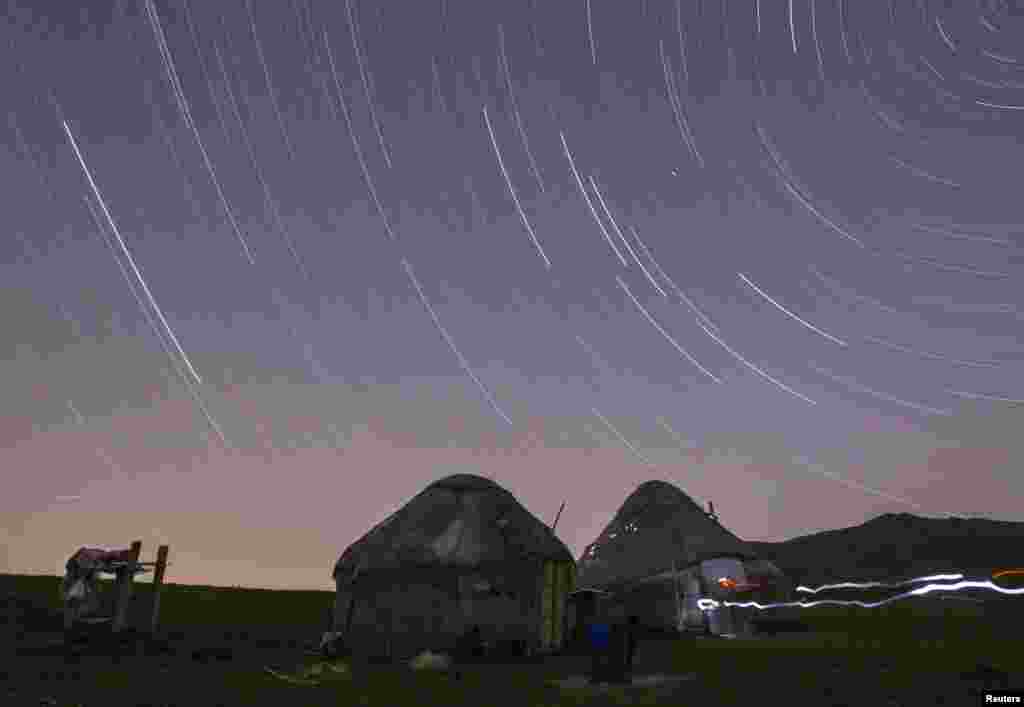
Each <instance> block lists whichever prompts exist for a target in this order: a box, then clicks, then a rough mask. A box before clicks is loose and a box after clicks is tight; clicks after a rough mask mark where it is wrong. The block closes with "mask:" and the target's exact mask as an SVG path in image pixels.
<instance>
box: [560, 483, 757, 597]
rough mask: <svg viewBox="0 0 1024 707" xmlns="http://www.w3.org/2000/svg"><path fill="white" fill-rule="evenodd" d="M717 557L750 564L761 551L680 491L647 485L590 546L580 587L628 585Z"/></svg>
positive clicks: (581, 569) (664, 485)
mask: <svg viewBox="0 0 1024 707" xmlns="http://www.w3.org/2000/svg"><path fill="white" fill-rule="evenodd" d="M716 557H735V558H739V559H744V560H747V559H755V553H754V551H753V548H752V547H751V546H750V545H748V544H747V543H746V542H744V541H743V540H740V539H739V538H738V537H736V536H735V535H733V534H732V533H731V532H729V530H727V529H726V528H725V527H723V526H722V525H721V524H720V523H719V522H718V521H716V520H714V519H712V518H711V517H709V516H708V514H707V513H706V512H705V511H704V510H703V509H702V508H701V507H700V506H699V505H698V504H697V503H696V502H695V501H694V500H693V499H692V498H690V497H689V496H688V495H687V494H686V493H684V492H683V491H682V490H681V489H679V488H678V487H676V486H674V485H672V484H670V483H668V482H665V481H646V482H644V483H642V484H640V486H639V487H637V489H636V490H635V491H633V493H631V494H630V495H629V496H628V497H627V498H626V500H625V501H624V502H623V504H622V506H621V507H620V508H619V510H618V512H617V513H616V514H615V516H614V517H613V518H612V520H611V522H610V523H608V525H607V526H606V527H605V528H604V530H603V531H602V532H601V534H600V535H599V536H598V537H597V540H595V541H594V542H593V543H591V544H590V545H589V546H587V548H586V550H585V551H584V553H583V557H581V558H580V560H579V563H578V566H579V573H578V578H577V586H580V587H611V586H615V585H619V584H628V583H631V582H636V581H639V580H641V579H643V578H645V577H649V576H651V575H654V574H657V573H661V572H665V571H670V570H671V569H672V568H673V566H675V568H676V569H682V568H684V567H687V566H689V565H693V564H696V563H698V562H702V561H704V560H707V559H712V558H716Z"/></svg>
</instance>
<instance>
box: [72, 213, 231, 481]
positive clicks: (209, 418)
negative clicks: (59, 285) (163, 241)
mask: <svg viewBox="0 0 1024 707" xmlns="http://www.w3.org/2000/svg"><path fill="white" fill-rule="evenodd" d="M82 200H83V201H84V202H85V205H86V207H87V208H88V209H89V214H90V215H91V216H92V219H93V223H94V224H95V225H96V230H97V232H98V233H99V235H100V238H101V239H103V243H104V245H106V246H107V249H108V250H110V254H111V255H112V256H113V258H114V262H115V263H117V267H118V270H120V271H121V275H122V277H124V281H125V282H126V283H127V284H128V290H129V291H130V292H131V293H132V297H134V298H135V302H136V303H137V304H138V305H139V309H140V310H141V311H142V314H143V316H144V317H145V319H146V323H147V324H149V328H150V329H151V330H152V332H153V336H155V337H156V340H157V341H158V342H159V343H160V348H161V349H163V351H164V354H166V356H167V358H168V359H169V360H170V362H171V367H172V368H173V369H174V372H175V373H176V374H177V375H178V377H179V378H180V379H181V382H182V383H183V384H184V386H185V390H187V391H188V394H189V396H191V398H192V401H193V402H194V403H195V404H196V406H197V407H198V408H199V410H200V412H202V413H203V417H204V418H205V419H206V423H207V424H208V425H209V426H210V428H211V429H212V430H213V431H214V433H215V434H216V435H217V436H218V437H219V438H220V440H221V443H222V444H223V445H224V447H225V448H227V449H232V445H231V443H230V442H229V441H228V439H227V437H226V436H225V435H224V431H223V430H222V429H221V426H220V424H218V422H217V421H216V420H215V419H214V417H213V415H212V414H211V413H210V411H209V409H208V408H207V407H206V403H205V402H203V399H202V397H201V396H200V395H199V391H198V390H197V389H196V384H197V382H196V381H194V380H192V379H190V378H189V377H188V375H187V374H186V372H185V371H184V370H182V367H181V365H180V364H179V363H178V359H177V358H175V356H174V353H173V352H172V351H171V348H170V347H169V346H168V345H167V342H166V341H165V340H164V336H163V335H161V333H160V328H159V327H158V326H157V323H156V320H154V319H153V315H152V314H150V311H149V309H148V308H147V307H146V305H145V302H144V301H143V299H142V296H141V295H140V294H139V291H138V288H137V287H136V286H135V283H134V282H132V278H131V276H130V275H129V274H128V269H127V268H126V267H125V266H124V263H123V262H121V259H120V258H118V257H117V251H116V250H115V249H114V245H113V244H112V243H111V242H110V239H109V238H107V234H106V229H105V228H104V227H103V222H102V220H101V219H100V215H99V214H98V213H96V208H95V207H94V206H93V205H92V202H91V201H89V200H88V199H87V198H85V197H83V198H82ZM101 203H102V202H101ZM128 258H129V262H132V261H131V256H130V255H129V256H128ZM157 311H159V310H157ZM183 360H185V361H186V363H187V361H188V359H187V358H186V359H183ZM198 383H199V384H201V383H202V381H198ZM69 402H70V401H69ZM72 411H73V412H75V413H76V415H77V413H78V411H77V410H74V408H72ZM102 458H103V460H104V461H106V462H107V464H108V465H113V468H115V469H117V468H118V467H117V466H116V465H114V463H113V460H111V459H110V456H109V455H108V454H106V453H105V452H104V453H103V454H102Z"/></svg>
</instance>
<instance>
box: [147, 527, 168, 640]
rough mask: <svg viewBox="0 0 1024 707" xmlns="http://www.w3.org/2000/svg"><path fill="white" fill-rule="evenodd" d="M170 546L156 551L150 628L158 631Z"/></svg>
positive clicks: (154, 631)
mask: <svg viewBox="0 0 1024 707" xmlns="http://www.w3.org/2000/svg"><path fill="white" fill-rule="evenodd" d="M169 549H170V548H168V546H167V545H161V546H160V547H159V548H158V549H157V551H156V569H155V570H153V608H152V614H150V617H149V630H150V632H151V633H156V631H157V627H158V626H159V624H160V594H161V592H162V591H163V588H164V572H165V571H166V570H167V552H168V550H169Z"/></svg>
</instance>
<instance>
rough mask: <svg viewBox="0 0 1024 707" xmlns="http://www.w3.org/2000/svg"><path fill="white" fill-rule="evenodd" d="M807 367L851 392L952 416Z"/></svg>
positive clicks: (923, 411)
mask: <svg viewBox="0 0 1024 707" xmlns="http://www.w3.org/2000/svg"><path fill="white" fill-rule="evenodd" d="M808 365H809V367H810V368H811V370H813V371H815V372H816V373H818V374H819V375H822V376H825V377H826V378H830V379H832V380H833V381H835V382H836V383H841V384H842V385H845V386H848V387H849V388H852V389H853V390H856V391H859V392H861V393H867V394H868V395H871V396H874V397H876V398H878V399H879V400H885V401H887V402H890V403H896V404H897V405H902V406H904V407H908V408H911V409H914V410H917V411H918V412H922V413H925V414H927V415H943V416H945V417H950V416H952V414H953V411H952V410H946V409H943V408H933V407H930V406H928V405H922V404H920V403H915V402H911V401H909V400H904V399H903V398H897V397H896V396H895V395H890V394H889V393H884V392H882V391H880V390H875V389H874V388H869V387H868V386H866V385H863V384H861V383H858V382H857V381H855V380H853V379H852V378H849V377H846V376H837V375H835V374H833V373H831V372H829V371H827V370H826V369H824V368H821V367H820V366H818V365H816V364H814V363H811V364H808Z"/></svg>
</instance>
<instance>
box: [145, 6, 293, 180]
mask: <svg viewBox="0 0 1024 707" xmlns="http://www.w3.org/2000/svg"><path fill="white" fill-rule="evenodd" d="M147 1H151V0H147ZM245 10H246V12H247V13H248V14H249V28H250V29H251V30H252V38H253V40H254V41H255V42H256V54H257V55H258V56H259V60H260V66H262V67H263V77H264V79H265V80H266V82H267V92H268V93H269V94H270V104H271V106H273V108H274V116H275V117H276V118H277V126H278V128H280V130H281V137H282V138H283V139H284V146H285V149H286V150H287V151H288V159H289V160H291V161H293V162H294V161H295V150H294V149H293V148H292V140H291V138H290V137H288V129H287V128H286V127H285V124H284V116H282V115H281V108H280V106H279V105H278V103H277V92H276V91H275V90H274V82H273V81H272V80H271V78H270V65H269V64H268V63H267V57H266V55H264V53H263V43H262V42H261V41H260V36H259V34H257V33H256V13H255V12H253V9H252V0H245Z"/></svg>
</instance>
